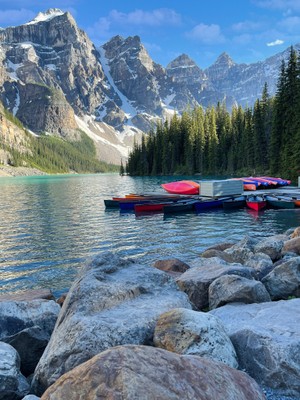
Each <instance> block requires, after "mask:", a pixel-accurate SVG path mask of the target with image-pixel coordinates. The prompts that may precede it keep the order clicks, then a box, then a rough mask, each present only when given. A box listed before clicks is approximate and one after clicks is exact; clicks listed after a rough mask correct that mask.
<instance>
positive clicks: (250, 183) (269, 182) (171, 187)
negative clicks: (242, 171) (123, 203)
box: [161, 176, 291, 195]
mask: <svg viewBox="0 0 300 400" xmlns="http://www.w3.org/2000/svg"><path fill="white" fill-rule="evenodd" d="M227 181H242V182H243V187H244V190H251V191H253V190H259V189H267V188H271V189H274V188H278V187H282V186H287V185H290V184H291V181H290V180H288V179H282V178H274V177H270V176H259V177H253V176H248V177H243V178H230V179H227ZM161 187H162V188H163V189H164V190H165V191H166V192H168V193H173V194H175V193H176V194H185V195H196V194H199V193H200V194H201V190H200V187H201V183H199V182H195V181H190V180H182V181H175V182H169V183H163V184H162V185H161Z"/></svg>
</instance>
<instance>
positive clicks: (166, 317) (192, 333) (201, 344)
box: [153, 308, 238, 368]
mask: <svg viewBox="0 0 300 400" xmlns="http://www.w3.org/2000/svg"><path fill="white" fill-rule="evenodd" d="M153 342H154V345H155V346H157V347H160V348H162V349H165V350H168V351H173V352H174V353H178V354H193V355H198V356H203V357H207V358H211V359H213V360H216V361H220V362H223V363H224V364H227V365H229V366H230V367H232V368H237V367H238V363H237V359H236V353H235V350H234V347H233V345H232V343H231V341H230V339H229V337H228V335H227V333H226V332H225V329H224V327H223V325H222V323H221V321H220V320H219V319H218V318H216V317H214V316H213V315H211V314H209V313H204V312H198V311H192V310H187V309H184V308H175V309H173V310H171V311H168V312H166V313H164V314H162V315H161V316H160V317H159V319H158V321H157V324H156V327H155V331H154V340H153Z"/></svg>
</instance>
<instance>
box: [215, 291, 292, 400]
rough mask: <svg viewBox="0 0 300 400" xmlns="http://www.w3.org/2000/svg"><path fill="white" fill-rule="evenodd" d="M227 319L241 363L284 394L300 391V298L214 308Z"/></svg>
mask: <svg viewBox="0 0 300 400" xmlns="http://www.w3.org/2000/svg"><path fill="white" fill-rule="evenodd" d="M210 313H212V314H213V315H214V316H217V317H219V318H220V319H221V321H222V322H223V324H224V326H225V328H226V330H227V333H228V334H229V337H230V339H231V341H232V343H233V345H234V347H235V350H236V352H237V355H238V361H239V366H240V368H241V369H243V370H245V371H246V372H247V373H248V374H249V375H250V376H252V377H253V378H254V379H255V380H256V381H257V382H258V383H260V384H261V385H263V386H266V387H270V388H272V389H276V390H277V391H280V392H281V394H282V395H286V396H296V398H297V396H299V393H300V379H299V376H300V330H299V320H300V299H294V300H286V301H283V300H282V301H277V302H268V303H260V304H244V305H242V304H228V305H226V306H224V307H221V308H217V309H215V310H213V311H210Z"/></svg>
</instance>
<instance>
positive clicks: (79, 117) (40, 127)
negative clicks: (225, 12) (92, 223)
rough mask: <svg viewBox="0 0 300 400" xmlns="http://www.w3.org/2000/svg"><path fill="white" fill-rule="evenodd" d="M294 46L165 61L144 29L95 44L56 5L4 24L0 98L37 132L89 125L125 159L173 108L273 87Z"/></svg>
mask: <svg viewBox="0 0 300 400" xmlns="http://www.w3.org/2000/svg"><path fill="white" fill-rule="evenodd" d="M295 48H296V49H298V48H299V46H295ZM288 54H289V49H287V50H286V51H285V52H283V53H280V54H277V55H275V56H273V57H270V58H268V59H267V60H265V61H263V62H258V63H253V64H248V65H247V64H237V63H235V62H234V61H233V60H232V59H231V58H230V56H229V55H228V54H226V53H223V54H221V55H220V56H219V57H218V59H217V60H216V62H215V63H214V64H213V65H211V66H210V67H209V68H207V69H205V70H202V69H201V68H199V67H198V66H197V65H196V63H195V62H194V61H193V60H192V59H191V58H190V57H189V56H188V55H186V54H182V55H180V56H179V57H177V58H176V59H175V60H173V61H171V62H170V63H169V64H168V66H167V67H166V68H163V67H162V66H161V65H159V64H157V63H155V62H154V61H153V60H152V59H151V57H150V56H149V54H148V53H147V51H146V49H145V47H144V46H143V44H142V43H141V40H140V38H139V37H138V36H134V37H128V38H122V37H121V36H115V37H113V38H112V39H111V40H110V41H109V42H107V43H105V44H104V45H103V46H102V47H100V48H96V47H95V46H94V44H93V43H92V42H91V41H90V39H89V38H88V36H87V35H86V33H85V32H84V31H82V30H81V29H79V28H78V26H77V24H76V22H75V20H74V18H73V17H72V15H71V14H70V13H68V12H66V13H64V12H62V11H61V10H59V9H50V10H48V11H46V12H45V13H39V14H38V15H37V17H36V18H35V19H34V20H32V21H30V22H28V23H27V24H24V25H21V26H16V27H9V28H6V29H1V30H0V61H1V62H0V99H1V101H2V103H3V104H4V106H5V108H7V109H8V110H9V111H10V112H12V114H13V115H14V116H15V117H17V118H18V119H19V120H20V121H21V122H22V123H23V124H24V126H25V127H26V128H27V129H28V130H30V131H32V132H34V133H35V134H37V135H41V134H42V133H47V134H50V135H56V136H58V137H61V138H63V139H64V140H67V141H71V142H72V141H78V140H80V138H81V131H84V132H85V133H86V134H87V135H88V136H90V138H92V139H93V141H94V143H95V146H96V152H97V157H98V158H99V159H101V160H104V161H106V162H113V163H120V160H121V159H122V158H123V159H125V158H126V157H127V154H128V150H129V149H130V148H132V145H133V143H134V140H140V137H141V135H142V132H147V131H149V130H151V129H153V128H154V127H155V124H156V122H157V121H158V120H159V119H166V118H168V117H169V116H170V115H172V114H173V113H174V112H179V113H180V112H182V111H183V110H185V109H187V107H191V106H194V105H202V106H203V107H208V106H211V105H214V104H216V103H217V102H222V101H224V102H225V103H226V105H227V107H228V108H229V109H230V108H231V107H232V106H233V105H235V104H241V105H242V106H246V105H248V106H252V105H253V104H254V102H255V100H256V99H257V98H259V97H260V96H261V92H262V89H263V86H264V84H265V82H267V84H268V88H269V93H270V94H271V95H272V94H274V93H275V90H276V83H277V77H278V73H279V70H280V63H281V60H282V59H287V58H288Z"/></svg>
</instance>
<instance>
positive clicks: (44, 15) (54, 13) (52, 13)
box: [25, 8, 64, 25]
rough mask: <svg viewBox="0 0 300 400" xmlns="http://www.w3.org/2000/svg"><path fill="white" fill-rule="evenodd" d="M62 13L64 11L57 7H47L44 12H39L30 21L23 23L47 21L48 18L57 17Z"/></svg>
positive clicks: (30, 23)
mask: <svg viewBox="0 0 300 400" xmlns="http://www.w3.org/2000/svg"><path fill="white" fill-rule="evenodd" d="M63 14H64V12H63V11H62V10H60V9H59V8H49V10H47V11H45V12H39V13H38V15H37V16H36V17H35V18H34V19H33V20H32V21H29V22H27V24H25V25H32V24H37V23H39V22H45V21H49V20H50V19H52V18H54V17H58V16H60V15H63Z"/></svg>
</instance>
